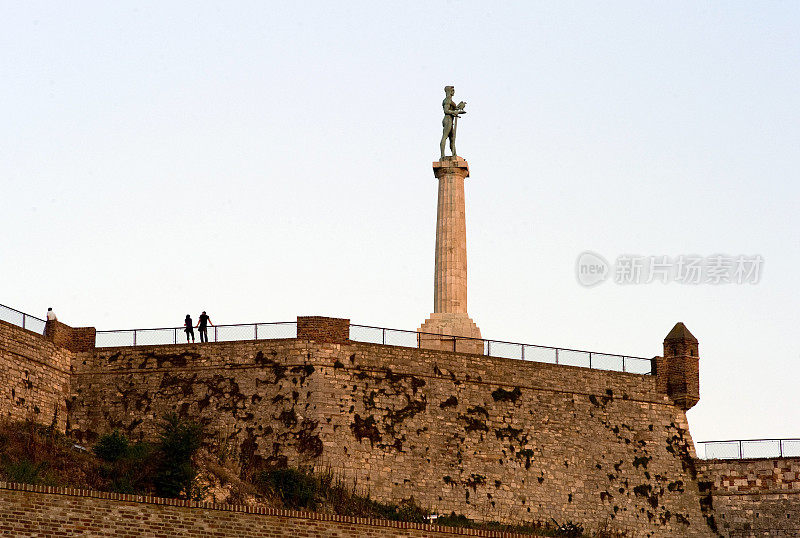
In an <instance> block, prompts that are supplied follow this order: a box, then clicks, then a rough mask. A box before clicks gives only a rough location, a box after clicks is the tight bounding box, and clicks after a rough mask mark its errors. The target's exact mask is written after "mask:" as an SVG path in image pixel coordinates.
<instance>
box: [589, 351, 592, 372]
mask: <svg viewBox="0 0 800 538" xmlns="http://www.w3.org/2000/svg"><path fill="white" fill-rule="evenodd" d="M591 367H592V352H591V351H590V352H589V368H591Z"/></svg>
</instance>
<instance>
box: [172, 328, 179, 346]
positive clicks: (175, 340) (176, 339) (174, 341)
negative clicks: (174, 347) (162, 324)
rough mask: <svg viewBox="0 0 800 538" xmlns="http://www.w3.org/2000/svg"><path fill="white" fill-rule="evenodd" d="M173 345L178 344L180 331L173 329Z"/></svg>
mask: <svg viewBox="0 0 800 538" xmlns="http://www.w3.org/2000/svg"><path fill="white" fill-rule="evenodd" d="M172 343H173V344H177V343H178V329H172Z"/></svg>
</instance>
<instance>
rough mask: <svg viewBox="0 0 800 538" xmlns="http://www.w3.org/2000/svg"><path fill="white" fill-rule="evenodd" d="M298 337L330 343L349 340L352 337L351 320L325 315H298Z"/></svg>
mask: <svg viewBox="0 0 800 538" xmlns="http://www.w3.org/2000/svg"><path fill="white" fill-rule="evenodd" d="M297 338H298V339H303V340H314V341H316V342H328V343H344V342H347V341H348V340H349V339H350V320H349V319H343V318H328V317H324V316H298V317H297Z"/></svg>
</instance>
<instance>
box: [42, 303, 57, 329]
mask: <svg viewBox="0 0 800 538" xmlns="http://www.w3.org/2000/svg"><path fill="white" fill-rule="evenodd" d="M47 321H48V322H50V321H58V318H57V317H56V313H55V312H53V307H50V308H48V309H47ZM43 334H44V335H45V336H47V323H45V324H44V333H43Z"/></svg>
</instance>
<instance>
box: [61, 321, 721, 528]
mask: <svg viewBox="0 0 800 538" xmlns="http://www.w3.org/2000/svg"><path fill="white" fill-rule="evenodd" d="M298 332H300V328H299V327H298ZM75 358H76V360H75V362H74V365H75V375H74V378H73V385H72V391H71V395H70V405H71V413H70V429H71V431H72V433H73V434H75V435H76V436H78V437H79V438H82V439H84V440H88V441H91V440H92V439H94V438H96V436H97V435H98V434H101V433H105V432H108V431H110V430H112V429H113V428H120V429H122V430H124V431H125V432H127V433H128V434H129V435H130V436H132V437H134V438H136V437H139V436H144V437H147V436H151V435H152V434H153V432H154V431H155V423H156V422H157V420H158V418H159V417H160V416H162V415H163V414H164V413H165V412H167V411H176V412H178V413H179V414H181V415H183V416H187V417H191V418H193V419H195V420H198V421H200V422H202V423H204V424H205V425H206V427H207V429H208V431H210V432H215V433H217V434H221V435H223V436H224V437H226V438H228V439H229V440H230V441H231V442H233V443H235V444H236V445H238V447H239V451H240V453H241V454H242V457H243V462H244V463H245V464H246V465H256V464H265V465H269V464H288V465H307V466H317V467H330V468H332V469H333V470H334V471H335V472H337V473H339V474H340V475H342V476H344V477H345V478H347V479H353V480H355V481H356V482H357V484H358V485H359V487H361V488H363V489H365V490H366V489H368V490H369V492H370V494H371V495H372V496H373V497H374V498H377V499H379V500H385V501H393V502H397V501H399V500H400V499H403V498H408V497H411V496H412V495H413V496H414V498H415V499H416V500H417V501H418V502H419V503H420V504H422V505H423V506H425V507H428V508H431V509H433V510H436V511H439V512H441V513H449V512H450V511H455V512H457V513H464V514H465V515H467V516H468V517H471V518H474V519H479V520H499V521H508V522H516V523H520V522H526V521H550V518H555V519H556V520H558V521H561V522H564V521H570V520H571V521H574V522H578V523H581V524H583V525H584V526H586V527H587V528H589V529H598V528H601V527H608V528H612V529H616V530H624V531H627V532H628V533H629V535H630V536H639V535H643V536H644V535H648V534H649V535H652V536H707V535H708V534H709V532H710V530H709V528H708V526H707V525H706V521H705V518H704V517H703V514H702V512H701V507H700V496H699V493H698V489H697V482H696V481H695V480H694V474H693V473H694V459H693V458H694V451H693V447H692V443H691V438H690V436H689V433H688V426H687V423H686V417H685V414H684V412H683V411H682V410H681V409H680V408H678V407H677V406H675V405H673V403H672V402H671V401H670V399H669V398H668V397H667V396H666V395H665V394H662V393H660V392H659V391H658V390H657V389H656V386H655V381H656V380H655V377H654V376H641V375H634V374H623V373H616V372H604V371H598V370H588V369H584V368H574V367H569V366H556V365H549V364H539V363H532V362H523V361H516V360H509V359H501V358H494V357H480V356H475V355H468V354H459V353H449V352H443V351H435V350H419V349H409V348H401V347H393V346H379V345H372V344H363V343H356V342H347V343H327V342H320V341H309V340H303V339H296V340H295V339H291V340H271V341H257V342H256V341H250V342H229V343H211V344H203V345H177V346H176V345H170V346H144V347H136V348H106V349H97V350H95V351H93V352H85V353H78V354H76V355H75Z"/></svg>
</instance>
